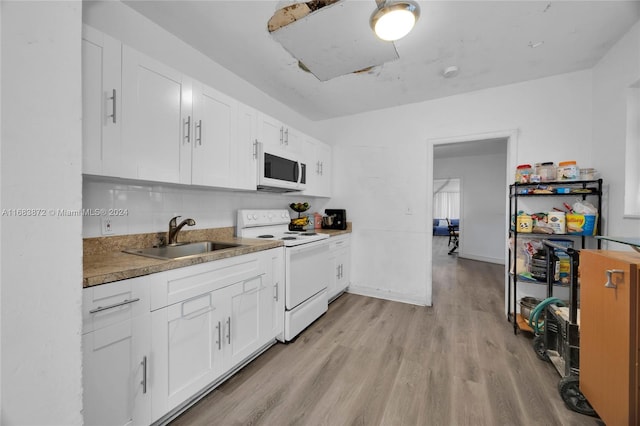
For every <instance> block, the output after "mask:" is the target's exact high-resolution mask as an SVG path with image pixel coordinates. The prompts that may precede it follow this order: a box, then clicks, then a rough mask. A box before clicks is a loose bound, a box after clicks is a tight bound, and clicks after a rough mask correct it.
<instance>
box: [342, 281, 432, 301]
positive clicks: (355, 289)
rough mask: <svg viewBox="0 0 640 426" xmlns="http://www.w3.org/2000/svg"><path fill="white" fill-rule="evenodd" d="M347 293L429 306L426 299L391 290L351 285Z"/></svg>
mask: <svg viewBox="0 0 640 426" xmlns="http://www.w3.org/2000/svg"><path fill="white" fill-rule="evenodd" d="M347 293H353V294H359V295H360V296H368V297H375V298H376V299H384V300H391V301H393V302H402V303H408V304H410V305H418V306H427V304H426V303H425V300H424V299H421V298H418V297H412V296H409V295H407V294H402V293H396V292H393V291H389V290H381V289H376V288H370V287H361V286H354V285H350V286H349V287H348V288H347Z"/></svg>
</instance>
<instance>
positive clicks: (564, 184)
mask: <svg viewBox="0 0 640 426" xmlns="http://www.w3.org/2000/svg"><path fill="white" fill-rule="evenodd" d="M545 188H546V189H548V188H552V189H551V191H552V192H551V193H534V192H533V191H534V190H536V189H538V190H540V189H545ZM558 188H569V192H568V193H564V192H563V193H560V192H556V191H557V190H558ZM524 197H526V198H547V197H564V198H571V197H573V198H575V197H580V198H582V200H587V199H588V198H595V199H597V209H598V214H597V217H596V233H595V235H596V236H597V235H600V232H601V230H602V179H594V180H573V181H557V182H542V183H514V184H511V185H509V217H510V218H513V220H514V226H513V229H512V227H511V226H509V236H510V237H511V238H513V246H512V248H510V249H509V265H508V268H509V269H508V271H509V273H508V275H509V285H508V286H507V287H508V289H507V300H508V301H509V304H508V306H509V305H510V306H509V309H508V314H507V320H508V321H510V322H512V323H513V332H514V334H517V333H518V331H519V330H520V329H521V327H522V328H525V327H523V324H524V320H522V319H521V318H519V314H517V304H518V300H517V288H518V285H552V284H548V283H547V282H546V281H519V280H518V274H519V272H518V267H517V259H516V257H517V250H518V235H520V234H524V235H526V237H527V238H538V239H540V240H541V241H542V240H543V239H549V238H561V237H570V238H579V239H580V248H584V247H585V242H586V239H587V238H593V237H594V236H587V235H578V234H536V233H529V232H527V233H522V232H518V226H517V218H516V215H517V212H518V199H519V198H524ZM596 241H597V247H598V249H599V248H601V240H600V239H596ZM553 285H557V286H564V287H568V284H566V285H564V284H560V283H555V284H553ZM525 326H526V328H525V329H529V327H528V325H526V324H525Z"/></svg>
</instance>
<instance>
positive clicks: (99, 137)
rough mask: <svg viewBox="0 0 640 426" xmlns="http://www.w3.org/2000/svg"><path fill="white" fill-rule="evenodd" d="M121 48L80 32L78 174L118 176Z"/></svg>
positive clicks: (99, 35)
mask: <svg viewBox="0 0 640 426" xmlns="http://www.w3.org/2000/svg"><path fill="white" fill-rule="evenodd" d="M121 52H122V44H121V43H120V42H119V41H118V40H116V39H114V38H111V37H109V36H107V35H106V34H103V33H101V32H100V31H96V30H94V29H93V28H91V27H87V26H83V28H82V151H83V152H82V172H83V173H87V174H96V175H106V176H118V175H119V171H118V170H117V167H114V166H117V165H118V162H119V158H120V141H121V135H120V132H121V123H122V114H121V111H122V109H121V100H122V82H121V73H120V71H121V55H122V53H121Z"/></svg>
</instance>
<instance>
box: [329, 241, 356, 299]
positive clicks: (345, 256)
mask: <svg viewBox="0 0 640 426" xmlns="http://www.w3.org/2000/svg"><path fill="white" fill-rule="evenodd" d="M329 264H330V265H331V267H332V270H331V280H330V281H329V288H328V290H327V291H328V293H329V294H328V297H329V300H332V299H334V298H336V297H337V296H338V295H339V294H340V293H342V292H343V291H345V290H346V289H347V287H349V283H350V280H351V278H350V274H351V236H350V235H339V236H337V237H331V238H330V239H329Z"/></svg>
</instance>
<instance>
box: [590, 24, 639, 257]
mask: <svg viewBox="0 0 640 426" xmlns="http://www.w3.org/2000/svg"><path fill="white" fill-rule="evenodd" d="M639 78H640V22H638V23H636V25H635V26H634V27H633V28H632V29H631V30H630V31H629V32H628V33H627V34H626V35H625V36H624V37H623V38H622V39H621V40H620V41H619V42H618V43H617V44H616V45H615V46H614V47H613V48H612V49H611V50H609V52H608V53H607V54H606V55H605V57H604V58H603V59H602V60H601V61H600V62H599V63H598V65H596V67H595V68H594V69H593V105H594V111H593V120H592V126H593V139H594V141H595V143H594V145H593V154H592V155H593V158H594V159H595V160H594V165H595V167H596V168H597V169H598V170H600V171H601V172H602V176H603V178H604V179H605V182H606V183H608V184H609V197H608V204H609V208H608V215H607V216H605V218H604V220H605V222H606V224H607V228H608V229H607V232H608V234H609V235H613V236H628V237H637V236H639V235H640V219H630V218H628V219H625V218H624V217H623V213H624V179H625V173H624V167H625V142H626V131H627V127H626V125H627V124H626V117H627V113H626V107H627V93H626V91H627V88H628V87H629V86H630V85H631V84H633V83H634V82H636V81H638V79H639ZM635 166H636V167H638V162H636V165H635ZM610 248H611V249H614V250H629V248H628V247H625V246H621V245H618V244H613V243H612V244H610Z"/></svg>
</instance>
